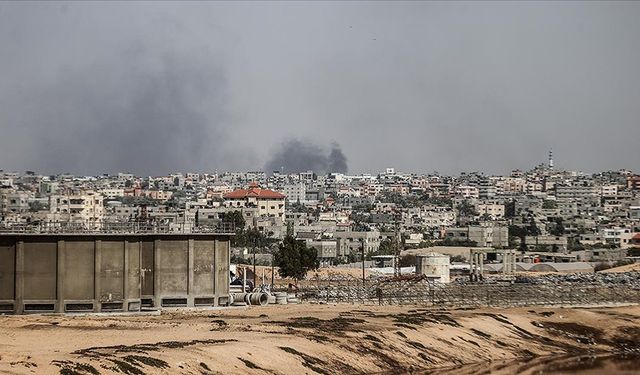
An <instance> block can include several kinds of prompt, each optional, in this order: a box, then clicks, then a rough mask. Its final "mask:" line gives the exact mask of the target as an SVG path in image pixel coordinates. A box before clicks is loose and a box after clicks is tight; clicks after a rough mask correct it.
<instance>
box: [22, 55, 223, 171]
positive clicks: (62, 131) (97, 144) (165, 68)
mask: <svg viewBox="0 0 640 375" xmlns="http://www.w3.org/2000/svg"><path fill="white" fill-rule="evenodd" d="M157 63H158V68H157V69H155V70H151V69H150V70H144V71H143V70H137V69H135V68H132V69H124V70H123V71H118V72H116V73H106V76H103V77H100V78H98V77H96V73H94V71H95V72H97V71H105V70H106V69H103V68H106V67H103V66H99V65H98V66H93V67H91V69H87V70H81V71H73V72H65V73H64V74H63V75H62V76H61V79H60V80H59V81H57V82H55V83H54V84H52V85H50V86H48V87H44V88H42V89H41V91H40V92H36V93H35V94H34V95H30V96H31V98H30V99H31V100H30V101H31V102H33V103H34V104H36V107H35V108H34V110H33V111H31V112H30V113H25V114H24V115H25V116H28V118H29V121H30V122H31V123H32V124H33V125H34V129H35V132H34V133H33V137H32V139H33V142H34V143H35V147H33V150H34V151H35V155H34V157H35V159H36V161H35V162H34V164H35V165H38V164H39V165H38V166H39V167H40V168H43V169H45V170H48V171H56V172H64V171H70V172H78V171H80V172H86V173H98V172H114V171H131V172H137V173H140V174H145V173H156V174H162V173H167V172H170V171H179V170H202V169H204V168H206V167H207V164H208V163H211V161H212V160H215V158H216V155H219V152H220V150H221V149H222V148H221V147H220V144H221V143H223V142H221V141H224V139H225V136H226V129H225V125H224V119H225V113H224V108H223V104H224V95H225V94H224V91H225V79H224V75H223V73H222V72H221V71H220V70H219V69H216V67H215V66H214V67H212V66H201V65H198V64H197V63H194V62H187V61H184V60H180V59H177V58H175V57H172V56H167V57H163V58H162V59H159V60H158V61H157ZM107 72H108V71H107ZM207 105H208V106H209V108H208V110H207V112H206V113H205V110H204V106H207ZM214 137H215V138H214ZM214 139H215V144H216V147H210V145H211V144H212V141H213V140H214ZM96 168H99V169H98V170H96Z"/></svg>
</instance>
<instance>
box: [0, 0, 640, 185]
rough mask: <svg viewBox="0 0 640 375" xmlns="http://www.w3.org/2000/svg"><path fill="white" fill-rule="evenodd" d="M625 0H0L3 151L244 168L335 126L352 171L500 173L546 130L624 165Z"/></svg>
mask: <svg viewBox="0 0 640 375" xmlns="http://www.w3.org/2000/svg"><path fill="white" fill-rule="evenodd" d="M638 20H640V2H619V3H616V2H602V3H598V2H584V3H581V2H577V1H567V2H542V1H535V2H530V3H527V2H521V1H518V2H504V1H499V2H494V3H492V2H476V1H474V2H470V3H464V2H453V3H436V2H407V3H401V2H389V3H385V2H371V3H366V2H345V3H340V2H327V3H321V2H310V1H304V2H281V3H267V2H256V3H221V2H195V3H184V2H180V3H169V2H156V3H128V2H105V3H99V2H69V3H56V2H50V1H47V2H42V3H38V2H28V3H19V2H15V3H11V2H0V169H5V170H18V171H24V170H26V169H30V170H36V171H38V172H41V173H57V172H71V173H82V174H99V173H106V172H116V171H130V172H134V173H137V174H141V175H155V174H165V173H169V172H172V171H178V170H179V171H188V170H190V171H214V170H219V171H222V170H256V169H263V168H265V166H267V168H268V167H269V166H271V165H272V164H274V163H279V162H280V160H281V159H282V158H283V154H285V156H284V157H285V159H286V154H287V153H286V152H283V150H289V149H291V148H292V147H293V146H295V145H303V147H304V149H305V150H312V151H313V152H315V153H317V154H318V155H319V157H321V158H324V159H323V160H325V161H326V160H327V159H326V158H327V155H329V154H330V153H331V152H332V148H333V149H334V151H335V147H336V145H337V144H339V145H340V146H341V147H342V152H343V153H344V155H345V156H346V158H347V160H348V166H349V170H350V171H351V172H362V171H371V172H377V171H380V170H383V169H384V168H385V167H395V168H396V169H398V170H401V171H416V172H431V171H434V170H438V171H439V172H441V173H457V172H459V171H463V170H466V171H471V170H482V171H485V172H488V173H506V172H508V171H510V170H511V169H514V168H529V167H531V166H533V165H535V164H538V163H540V162H544V161H545V160H546V154H547V152H548V150H549V149H550V148H553V150H554V155H555V159H556V165H557V166H559V167H564V168H569V169H581V170H585V171H598V170H605V169H618V168H630V169H636V170H637V169H639V168H637V167H638V164H639V162H640V146H639V145H638V142H639V141H640V121H639V119H640V72H639V69H640V48H638V46H639V45H640V22H639V21H638ZM301 152H306V151H301ZM295 154H296V153H295V152H294V153H292V157H293V158H295V159H296V160H297V161H299V160H300V158H299V156H298V155H295ZM312 156H313V155H312ZM325 163H326V162H325Z"/></svg>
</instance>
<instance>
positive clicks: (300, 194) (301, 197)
mask: <svg viewBox="0 0 640 375" xmlns="http://www.w3.org/2000/svg"><path fill="white" fill-rule="evenodd" d="M282 193H283V194H284V195H285V196H286V197H287V200H288V201H289V203H296V202H300V203H305V202H306V201H307V187H306V186H305V184H287V185H284V186H283V187H282Z"/></svg>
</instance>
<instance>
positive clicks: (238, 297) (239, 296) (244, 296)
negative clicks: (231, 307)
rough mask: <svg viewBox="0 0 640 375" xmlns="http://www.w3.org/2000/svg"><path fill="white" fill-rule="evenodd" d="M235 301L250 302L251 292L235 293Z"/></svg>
mask: <svg viewBox="0 0 640 375" xmlns="http://www.w3.org/2000/svg"><path fill="white" fill-rule="evenodd" d="M232 295H233V301H234V302H245V303H247V304H249V293H233V294H232Z"/></svg>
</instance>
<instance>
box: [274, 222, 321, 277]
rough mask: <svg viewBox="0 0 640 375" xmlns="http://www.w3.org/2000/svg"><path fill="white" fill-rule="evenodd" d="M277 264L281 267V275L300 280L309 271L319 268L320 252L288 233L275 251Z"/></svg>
mask: <svg viewBox="0 0 640 375" xmlns="http://www.w3.org/2000/svg"><path fill="white" fill-rule="evenodd" d="M275 264H276V265H277V266H278V267H279V268H280V275H281V276H283V277H291V278H293V279H295V280H296V281H298V280H301V279H303V278H304V277H305V276H306V275H307V272H308V271H311V270H315V269H318V265H319V264H318V253H317V251H316V250H315V249H314V248H309V247H307V245H306V244H305V243H304V242H302V241H298V240H296V239H295V238H294V237H293V235H292V234H290V233H288V234H287V236H286V237H285V238H284V240H283V241H282V243H281V244H280V245H279V246H278V251H277V252H276V253H275Z"/></svg>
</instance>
